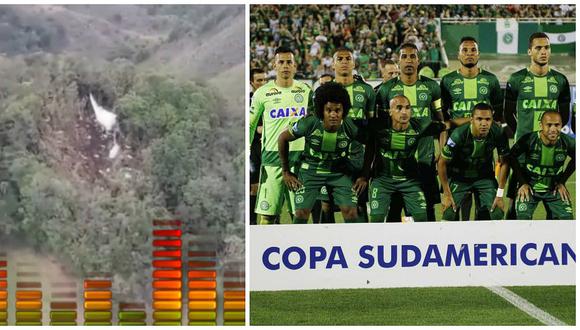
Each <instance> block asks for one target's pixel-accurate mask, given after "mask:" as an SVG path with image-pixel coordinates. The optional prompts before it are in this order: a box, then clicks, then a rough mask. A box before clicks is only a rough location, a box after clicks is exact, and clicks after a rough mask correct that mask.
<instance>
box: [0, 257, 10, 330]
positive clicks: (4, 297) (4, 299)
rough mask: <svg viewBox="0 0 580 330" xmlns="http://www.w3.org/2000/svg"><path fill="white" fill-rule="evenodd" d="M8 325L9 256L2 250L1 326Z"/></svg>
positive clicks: (0, 280) (0, 260) (0, 285)
mask: <svg viewBox="0 0 580 330" xmlns="http://www.w3.org/2000/svg"><path fill="white" fill-rule="evenodd" d="M3 325H8V257H7V256H6V252H0V326H3Z"/></svg>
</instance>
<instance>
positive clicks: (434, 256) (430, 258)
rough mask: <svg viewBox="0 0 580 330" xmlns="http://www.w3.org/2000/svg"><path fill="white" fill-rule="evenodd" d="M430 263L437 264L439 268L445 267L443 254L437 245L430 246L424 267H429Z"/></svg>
mask: <svg viewBox="0 0 580 330" xmlns="http://www.w3.org/2000/svg"><path fill="white" fill-rule="evenodd" d="M429 263H436V264H437V266H443V260H441V253H439V249H438V248H437V245H435V244H429V246H428V247H427V253H426V256H425V260H423V267H427V266H429Z"/></svg>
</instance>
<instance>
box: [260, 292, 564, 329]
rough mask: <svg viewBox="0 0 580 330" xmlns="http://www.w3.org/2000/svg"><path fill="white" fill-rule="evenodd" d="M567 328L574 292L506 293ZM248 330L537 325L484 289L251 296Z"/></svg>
mask: <svg viewBox="0 0 580 330" xmlns="http://www.w3.org/2000/svg"><path fill="white" fill-rule="evenodd" d="M508 289H510V290H512V291H513V292H514V293H516V294H518V295H520V296H521V297H523V298H525V299H527V300H528V301H530V302H531V303H533V304H534V305H536V306H537V307H539V308H541V309H543V310H544V311H546V312H548V313H550V314H551V315H553V316H555V317H557V318H558V319H560V320H561V321H563V322H565V323H567V324H568V325H575V324H576V299H575V296H576V287H575V286H543V287H508ZM250 324H252V325H542V323H541V322H540V321H538V320H536V319H534V318H533V317H531V316H529V315H527V314H526V313H524V312H522V311H521V310H519V309H518V308H516V307H515V306H513V305H511V304H510V303H508V302H507V301H505V300H504V299H503V298H501V297H499V296H497V295H495V294H494V293H492V292H491V291H489V290H487V289H485V288H483V287H463V288H396V289H347V290H344V289H342V290H308V291H277V292H251V293H250Z"/></svg>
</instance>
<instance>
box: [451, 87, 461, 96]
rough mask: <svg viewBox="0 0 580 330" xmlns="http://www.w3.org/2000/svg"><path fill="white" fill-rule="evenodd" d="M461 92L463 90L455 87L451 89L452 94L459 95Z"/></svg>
mask: <svg viewBox="0 0 580 330" xmlns="http://www.w3.org/2000/svg"><path fill="white" fill-rule="evenodd" d="M462 92H463V89H461V88H459V87H457V88H454V89H453V94H455V95H460V94H461V93H462Z"/></svg>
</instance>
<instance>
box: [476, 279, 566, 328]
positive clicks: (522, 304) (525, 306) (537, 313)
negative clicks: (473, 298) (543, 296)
mask: <svg viewBox="0 0 580 330" xmlns="http://www.w3.org/2000/svg"><path fill="white" fill-rule="evenodd" d="M485 288H486V289H488V290H489V291H491V292H493V293H495V294H497V295H498V296H500V297H502V298H503V299H505V300H507V301H508V302H509V303H510V304H512V305H514V306H516V307H517V308H518V309H520V310H521V311H523V312H524V313H526V314H528V315H529V316H531V317H533V318H535V319H536V320H538V321H540V322H542V323H543V324H545V325H567V324H566V323H564V322H562V321H561V320H559V319H557V318H556V317H554V316H552V315H550V314H548V313H546V312H545V311H544V310H542V309H540V308H538V307H537V306H536V305H534V304H532V303H531V302H529V301H527V300H526V299H524V298H522V297H520V296H518V295H517V294H515V293H513V292H511V291H510V290H508V289H506V288H504V287H501V286H486V287H485Z"/></svg>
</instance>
